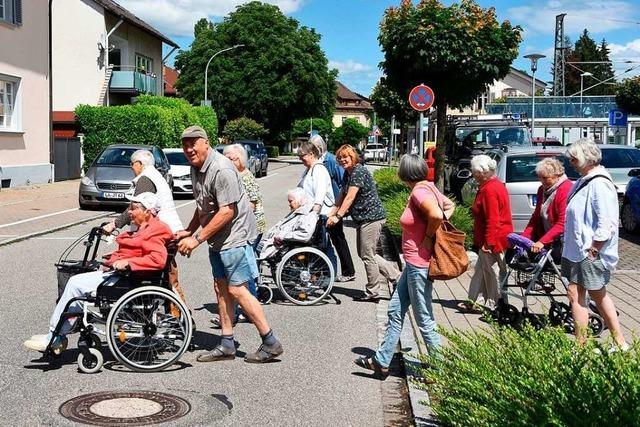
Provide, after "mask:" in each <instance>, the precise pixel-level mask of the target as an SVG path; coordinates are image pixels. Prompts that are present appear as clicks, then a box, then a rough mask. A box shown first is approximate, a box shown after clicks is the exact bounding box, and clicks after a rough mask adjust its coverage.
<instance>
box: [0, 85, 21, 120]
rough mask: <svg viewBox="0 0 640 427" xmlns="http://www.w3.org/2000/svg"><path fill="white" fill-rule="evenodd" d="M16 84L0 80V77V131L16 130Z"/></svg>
mask: <svg viewBox="0 0 640 427" xmlns="http://www.w3.org/2000/svg"><path fill="white" fill-rule="evenodd" d="M17 86H18V85H17V83H15V82H12V81H7V80H1V77H0V129H3V130H14V129H17V127H18V126H17V124H18V123H17V120H16V111H15V106H16V92H17V90H16V89H17Z"/></svg>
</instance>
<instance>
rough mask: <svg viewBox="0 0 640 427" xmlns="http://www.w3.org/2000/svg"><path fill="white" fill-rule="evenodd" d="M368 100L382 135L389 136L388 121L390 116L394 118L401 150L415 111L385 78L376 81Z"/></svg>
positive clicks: (389, 124) (389, 125) (389, 126)
mask: <svg viewBox="0 0 640 427" xmlns="http://www.w3.org/2000/svg"><path fill="white" fill-rule="evenodd" d="M370 99H371V103H372V104H373V109H374V111H375V112H376V114H377V115H378V127H379V128H380V131H381V132H382V134H383V135H389V132H390V130H391V122H390V120H391V117H392V116H395V118H396V123H397V124H398V125H399V128H400V132H401V133H400V135H399V137H398V147H399V148H400V149H402V147H403V145H402V143H401V141H404V139H405V135H406V127H407V125H408V124H409V122H413V121H414V119H415V118H416V115H417V113H416V111H414V110H413V109H412V108H411V107H410V106H409V103H408V102H407V100H406V99H404V98H402V97H401V96H400V94H399V93H398V92H397V91H396V89H395V88H393V87H391V86H390V85H389V83H388V82H387V79H386V77H382V78H380V80H378V82H377V83H376V85H375V86H374V88H373V92H372V93H371V98H370Z"/></svg>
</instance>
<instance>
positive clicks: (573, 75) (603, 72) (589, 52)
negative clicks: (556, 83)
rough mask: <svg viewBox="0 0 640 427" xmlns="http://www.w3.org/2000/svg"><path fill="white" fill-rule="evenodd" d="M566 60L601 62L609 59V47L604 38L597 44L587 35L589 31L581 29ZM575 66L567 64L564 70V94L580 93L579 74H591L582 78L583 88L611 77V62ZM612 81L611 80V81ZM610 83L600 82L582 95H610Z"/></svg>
mask: <svg viewBox="0 0 640 427" xmlns="http://www.w3.org/2000/svg"><path fill="white" fill-rule="evenodd" d="M567 61H568V62H601V61H610V59H609V47H608V45H607V42H606V40H604V39H603V40H602V43H601V44H600V46H598V45H597V44H596V42H595V40H593V39H592V38H591V36H590V35H589V31H587V30H586V29H585V30H583V32H582V34H581V35H580V38H579V39H578V40H577V41H576V43H575V46H574V47H573V49H572V50H571V51H570V52H569V54H568V55H567ZM574 65H575V66H576V67H578V68H575V67H572V66H570V65H568V66H567V68H566V71H565V93H566V95H572V94H578V93H580V75H581V74H583V73H587V72H588V73H591V74H592V75H591V76H584V77H583V78H582V80H583V84H584V89H587V88H589V87H590V86H593V85H594V84H596V83H598V82H599V81H604V80H606V79H609V78H611V77H613V75H614V74H613V67H612V64H611V63H609V64H574ZM611 82H613V81H611ZM612 92H613V90H612V85H608V84H606V83H605V84H601V85H598V86H596V87H594V88H592V89H588V90H584V91H583V95H611V93H612Z"/></svg>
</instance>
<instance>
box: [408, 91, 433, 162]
mask: <svg viewBox="0 0 640 427" xmlns="http://www.w3.org/2000/svg"><path fill="white" fill-rule="evenodd" d="M434 100H435V94H434V93H433V90H431V88H430V87H429V86H425V85H423V84H420V85H418V86H416V87H414V88H413V89H411V92H409V105H411V108H413V109H414V110H416V111H419V112H420V119H419V121H418V132H419V134H418V152H419V153H420V156H421V157H422V156H424V130H423V129H422V123H423V121H424V114H423V112H424V111H427V110H428V109H429V108H431V106H432V105H433V102H434Z"/></svg>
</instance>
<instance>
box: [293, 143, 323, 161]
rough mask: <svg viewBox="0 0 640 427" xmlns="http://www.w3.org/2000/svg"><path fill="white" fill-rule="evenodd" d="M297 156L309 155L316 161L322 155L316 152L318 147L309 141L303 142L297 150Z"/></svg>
mask: <svg viewBox="0 0 640 427" xmlns="http://www.w3.org/2000/svg"><path fill="white" fill-rule="evenodd" d="M298 154H302V155H304V154H311V155H312V156H313V157H315V158H316V159H319V158H320V156H321V155H322V153H320V150H318V147H317V146H316V145H315V144H314V143H312V142H311V141H307V142H303V143H302V145H300V148H298Z"/></svg>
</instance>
